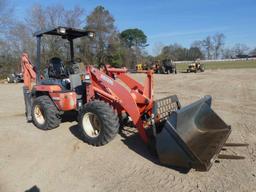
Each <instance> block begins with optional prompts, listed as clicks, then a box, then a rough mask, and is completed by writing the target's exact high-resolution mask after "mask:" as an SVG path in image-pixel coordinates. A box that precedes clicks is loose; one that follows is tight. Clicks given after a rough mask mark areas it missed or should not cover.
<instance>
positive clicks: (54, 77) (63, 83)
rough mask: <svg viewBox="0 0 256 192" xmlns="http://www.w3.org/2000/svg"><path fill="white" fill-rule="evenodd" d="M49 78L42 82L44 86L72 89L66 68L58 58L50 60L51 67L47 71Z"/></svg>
mask: <svg viewBox="0 0 256 192" xmlns="http://www.w3.org/2000/svg"><path fill="white" fill-rule="evenodd" d="M46 73H47V75H45V76H47V78H46V79H43V80H41V84H43V85H59V86H60V87H61V88H62V89H63V90H68V89H70V81H69V80H68V74H67V72H66V70H65V68H64V65H63V61H62V60H61V59H60V58H58V57H53V58H51V59H50V60H49V67H48V68H47V69H46Z"/></svg>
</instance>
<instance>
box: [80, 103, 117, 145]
mask: <svg viewBox="0 0 256 192" xmlns="http://www.w3.org/2000/svg"><path fill="white" fill-rule="evenodd" d="M88 112H90V113H93V114H95V115H96V116H97V117H98V119H99V121H100V123H101V131H100V132H99V135H98V136H97V137H90V136H89V135H87V134H86V132H85V131H84V127H83V117H84V115H85V114H86V113H88ZM119 127H120V124H119V118H118V116H117V114H116V112H115V111H114V110H113V108H112V107H111V106H110V105H109V104H108V103H106V102H104V101H100V100H94V101H91V102H89V103H87V104H85V105H84V107H83V109H82V110H81V112H80V114H79V129H80V134H81V139H82V140H83V141H84V142H86V143H88V144H90V145H94V146H102V145H105V144H107V143H108V142H110V141H111V140H112V139H114V137H115V136H116V134H117V133H118V131H119Z"/></svg>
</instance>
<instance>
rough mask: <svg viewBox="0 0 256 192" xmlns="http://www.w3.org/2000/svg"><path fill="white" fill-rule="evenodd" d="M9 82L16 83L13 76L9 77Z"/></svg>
mask: <svg viewBox="0 0 256 192" xmlns="http://www.w3.org/2000/svg"><path fill="white" fill-rule="evenodd" d="M7 82H8V83H14V77H13V74H10V75H8V77H7Z"/></svg>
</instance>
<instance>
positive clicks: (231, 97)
mask: <svg viewBox="0 0 256 192" xmlns="http://www.w3.org/2000/svg"><path fill="white" fill-rule="evenodd" d="M255 74H256V69H239V70H212V71H210V70H208V71H206V72H204V73H197V74H194V73H190V74H186V73H180V74H177V75H155V76H154V84H155V89H154V94H155V98H156V99H158V98H162V97H164V96H169V95H173V94H176V95H178V97H179V99H180V102H181V104H182V105H186V104H189V103H191V102H193V101H195V100H197V99H199V98H200V97H202V96H204V95H212V97H213V109H214V110H215V111H216V112H217V113H218V114H219V115H220V116H221V117H222V118H223V120H224V121H225V122H226V123H227V124H230V125H231V126H232V133H231V135H230V137H229V140H228V142H229V143H248V144H249V146H248V147H225V149H226V150H225V151H222V153H223V154H231V155H241V156H244V157H246V158H245V159H242V160H223V159H219V163H214V164H213V166H212V168H211V169H210V171H209V172H196V171H194V170H191V171H190V172H188V173H182V172H180V171H177V170H174V169H170V168H166V167H163V166H160V165H158V163H157V159H155V157H153V156H151V155H150V153H149V152H148V150H147V148H146V146H145V145H144V144H143V142H142V141H141V140H140V138H139V136H138V135H137V134H136V131H135V130H134V129H130V128H127V129H125V131H124V134H122V135H118V136H117V137H116V138H115V139H114V140H113V141H112V142H110V143H109V144H107V145H106V146H103V147H92V146H89V145H87V144H86V143H83V142H82V141H81V140H79V139H78V138H77V135H76V134H77V126H76V122H75V121H73V122H69V121H67V122H65V123H63V124H61V126H60V127H59V128H57V129H54V130H50V131H41V130H39V129H37V128H36V127H34V125H33V124H31V123H27V122H26V118H25V116H23V115H21V114H24V101H23V93H22V84H1V85H0V88H1V92H0V106H1V107H0V146H1V147H0V191H4V192H11V191H25V190H28V189H31V188H33V187H35V186H36V187H37V188H39V189H40V192H44V191H47V192H51V191H52V192H56V191H74V192H76V191H77V192H79V191H100V192H101V191H111V192H112V191H181V192H182V191H184V192H187V191H191V192H192V191H193V192H196V191H218V192H221V191H223V192H224V191H239V192H240V191H256V185H255V184H256V177H255V175H256V166H255V165H256V127H255V125H256V118H255V115H256V83H255V82H256V75H255ZM132 76H133V77H134V78H136V79H138V80H139V81H141V82H142V80H143V74H132Z"/></svg>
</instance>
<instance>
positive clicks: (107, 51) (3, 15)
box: [0, 0, 256, 75]
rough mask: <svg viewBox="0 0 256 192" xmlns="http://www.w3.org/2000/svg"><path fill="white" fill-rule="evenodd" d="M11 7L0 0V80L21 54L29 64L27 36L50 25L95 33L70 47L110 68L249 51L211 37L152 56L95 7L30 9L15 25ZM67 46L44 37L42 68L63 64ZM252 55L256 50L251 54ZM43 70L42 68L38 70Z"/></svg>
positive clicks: (140, 35) (133, 34)
mask: <svg viewBox="0 0 256 192" xmlns="http://www.w3.org/2000/svg"><path fill="white" fill-rule="evenodd" d="M14 10H15V9H14V7H12V6H11V5H10V4H9V1H7V0H0V48H1V49H0V75H6V74H7V73H10V72H13V71H17V70H19V57H20V55H21V53H22V52H27V53H28V54H29V55H30V57H31V60H32V62H34V61H35V53H36V44H35V38H34V37H33V36H32V34H33V33H34V32H36V31H39V30H46V29H50V28H53V27H56V26H66V27H74V28H83V29H93V30H95V31H96V37H95V39H94V40H90V39H87V38H81V39H79V40H76V41H75V42H74V47H75V50H76V52H77V57H79V58H81V59H82V61H83V62H84V63H85V64H94V65H98V64H100V63H102V62H107V63H110V64H111V65H113V66H115V67H122V66H126V67H128V68H134V66H135V65H136V64H138V63H143V62H144V63H146V62H151V63H152V62H154V60H159V59H160V60H162V59H172V60H195V59H197V58H201V59H217V58H232V57H234V56H235V55H239V54H240V55H242V54H245V53H247V52H248V51H249V48H248V47H247V46H246V45H243V44H237V45H235V46H234V47H233V48H225V35H224V34H222V33H217V34H215V35H213V36H208V37H206V38H205V39H203V40H200V41H195V42H193V43H192V44H191V47H190V48H185V47H182V46H181V45H179V44H176V43H175V44H171V45H168V46H164V45H163V46H160V47H158V50H159V51H158V54H156V55H155V56H151V55H149V54H148V53H147V52H146V51H145V47H147V46H148V44H147V36H146V35H145V34H144V32H143V31H142V30H141V29H137V28H134V29H126V30H124V31H119V30H118V29H117V27H116V23H115V18H114V17H113V16H112V15H111V13H110V12H109V11H108V10H107V9H105V8H104V7H103V6H97V7H95V9H94V10H93V11H92V12H91V13H90V14H89V15H87V16H85V10H84V9H83V8H81V7H78V6H77V7H74V8H71V9H67V8H65V7H64V6H62V5H51V6H47V7H44V6H42V5H41V4H34V5H33V6H32V7H31V8H30V9H29V11H28V13H27V14H26V15H25V16H24V18H23V19H20V20H17V19H15V18H14V17H13V11H14ZM68 50H69V48H68V45H67V43H65V41H63V40H62V39H61V38H59V37H55V36H45V37H43V41H42V50H41V53H42V54H41V60H42V63H43V64H46V63H47V62H48V60H49V59H50V58H51V57H53V56H58V57H60V58H62V59H63V60H68V59H69V55H68ZM252 53H253V54H255V53H256V49H255V50H253V51H252ZM43 67H45V66H43Z"/></svg>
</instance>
